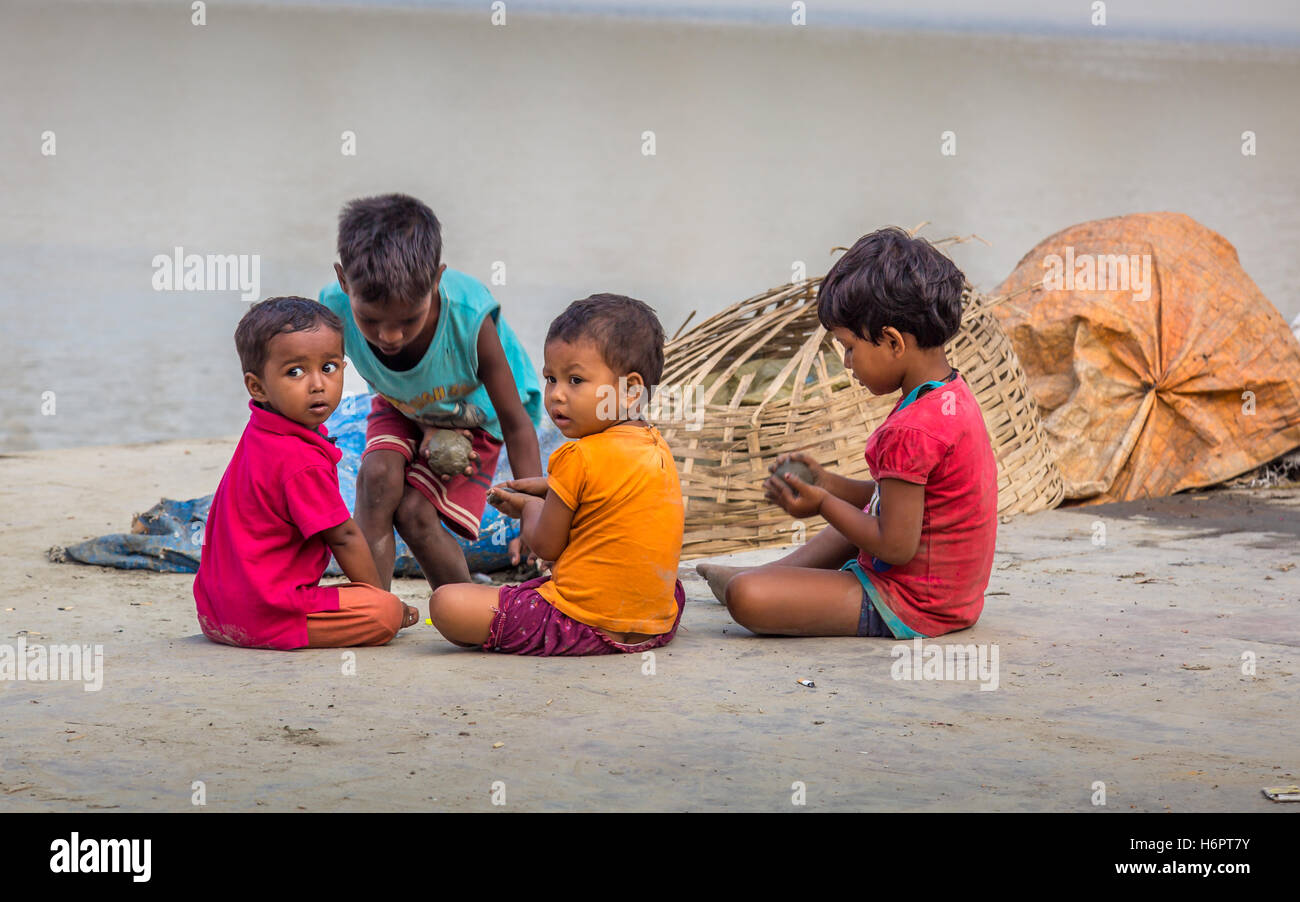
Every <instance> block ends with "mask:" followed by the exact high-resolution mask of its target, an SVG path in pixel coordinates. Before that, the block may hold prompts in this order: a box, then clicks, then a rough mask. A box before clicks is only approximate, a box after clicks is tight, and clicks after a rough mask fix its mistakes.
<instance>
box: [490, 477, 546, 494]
mask: <svg viewBox="0 0 1300 902" xmlns="http://www.w3.org/2000/svg"><path fill="white" fill-rule="evenodd" d="M501 487H502V488H504V489H509V490H510V491H512V492H519V493H521V494H524V495H536V496H537V497H538V498H545V497H546V492H547V491H548V486H547V484H546V477H545V476H529V477H527V478H525V479H510V480H507V481H505V482H503V483H501Z"/></svg>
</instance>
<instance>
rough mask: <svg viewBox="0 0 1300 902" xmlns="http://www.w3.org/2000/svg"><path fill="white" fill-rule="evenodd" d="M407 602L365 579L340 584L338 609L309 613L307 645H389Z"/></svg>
mask: <svg viewBox="0 0 1300 902" xmlns="http://www.w3.org/2000/svg"><path fill="white" fill-rule="evenodd" d="M405 619H406V603H405V602H403V601H402V600H401V599H400V598H398V597H397V596H396V595H394V594H393V593H392V592H385V591H384V590H383V589H376V588H375V587H374V586H367V585H364V584H363V583H349V584H348V585H346V586H339V609H338V610H337V611H318V612H317V613H315V614H308V615H307V647H308V648H348V647H350V646H355V645H387V644H388V643H389V642H391V641H392V640H393V637H394V636H396V635H397V631H398V630H400V629H401V628H402V621H403V620H405Z"/></svg>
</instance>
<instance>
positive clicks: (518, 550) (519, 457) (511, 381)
mask: <svg viewBox="0 0 1300 902" xmlns="http://www.w3.org/2000/svg"><path fill="white" fill-rule="evenodd" d="M478 378H479V381H480V382H482V383H483V387H484V388H486V389H487V393H488V397H489V398H491V399H492V408H493V409H494V410H495V411H496V412H497V419H498V420H499V421H500V423H501V437H502V438H503V439H505V444H506V455H507V456H508V457H509V458H510V469H511V471H512V472H513V473H514V474H515V476H516V478H528V477H530V476H541V475H542V452H541V449H539V448H538V446H537V431H536V430H535V429H534V428H533V421H532V420H531V419H529V417H528V411H526V410H524V405H523V402H522V401H520V400H519V387H518V386H516V385H515V374H514V373H513V372H511V370H510V363H509V361H507V360H506V351H505V348H503V347H501V336H500V335H498V334H497V327H496V324H495V323H494V322H492V317H490V316H489V317H485V318H484V319H483V327H482V328H481V329H479V333H478ZM521 534H522V535H523V536H524V538H523V540H522V541H520V540H519V539H515V540H513V541H511V543H510V547H509V552H510V562H511V563H513V564H518V563H519V559H520V557H521V556H525V555H526V556H527V558H528V560H529V562H530V563H531V562H532V557H533V554H540V552H538V550H537V549H536V548H534V547H533V546H532V545H531V544H529V542H528V538H527V534H526V533H523V531H522V530H521ZM565 535H566V536H567V535H568V527H567V525H566V527H565ZM529 552H531V553H529ZM543 559H544V560H548V561H553V560H555V558H549V557H545V556H544V555H543Z"/></svg>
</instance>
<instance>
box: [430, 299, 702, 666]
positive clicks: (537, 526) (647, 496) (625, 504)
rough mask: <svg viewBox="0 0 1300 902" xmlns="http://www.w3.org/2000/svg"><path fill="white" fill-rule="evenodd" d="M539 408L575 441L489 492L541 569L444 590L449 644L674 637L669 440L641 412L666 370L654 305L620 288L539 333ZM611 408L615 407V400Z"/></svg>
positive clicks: (642, 641)
mask: <svg viewBox="0 0 1300 902" xmlns="http://www.w3.org/2000/svg"><path fill="white" fill-rule="evenodd" d="M545 355H546V365H545V368H544V369H543V371H542V375H543V377H544V379H545V382H546V384H545V386H544V392H545V403H546V410H547V413H548V414H550V417H551V419H552V420H553V421H554V422H555V425H556V426H557V427H559V430H560V432H562V433H563V434H564V435H565V436H566V437H568V438H570V439H577V441H571V442H568V443H566V444H564V445H561V446H560V447H559V448H558V449H556V451H555V453H554V454H552V455H551V458H550V463H549V466H548V470H549V472H548V475H547V476H544V477H534V478H531V479H515V480H511V481H510V482H506V483H503V484H502V485H499V486H495V487H493V489H492V491H491V493H490V494H489V497H488V500H489V501H490V502H491V503H492V504H493V505H494V506H495V507H496V508H497V509H498V510H500V511H502V512H503V513H505V514H507V515H508V516H511V517H514V518H516V519H519V520H520V521H521V529H522V531H523V538H524V542H525V544H526V545H527V546H528V547H529V548H531V549H532V550H533V551H534V552H536V554H537V555H538V556H539V557H541V558H543V559H544V560H547V561H553V562H554V563H553V566H552V573H551V575H550V576H543V577H539V578H537V579H533V580H530V581H528V582H526V583H523V584H522V585H518V586H502V587H500V588H499V589H498V588H496V587H493V586H481V585H475V584H452V585H444V586H440V587H439V588H438V589H437V590H436V591H435V592H434V593H433V597H432V599H431V600H430V602H429V616H430V618H431V619H432V620H433V625H434V626H436V627H437V628H438V631H439V632H441V633H442V635H443V636H444V637H446V638H447V639H448V640H450V641H451V642H453V643H455V644H457V645H464V646H468V647H481V648H484V649H486V650H489V651H499V652H506V653H509V654H519V655H601V654H615V653H619V652H636V651H642V650H644V649H650V648H657V647H659V646H661V645H666V644H668V642H670V641H671V640H672V638H673V636H674V635H675V634H676V632H677V625H678V623H679V622H680V621H681V616H682V608H683V606H684V605H685V603H686V596H685V592H684V590H683V588H682V584H681V582H680V581H679V580H678V579H677V564H678V559H679V557H680V556H681V550H682V531H683V527H684V519H683V510H682V494H681V485H680V483H679V482H678V478H677V469H676V466H675V464H674V463H673V457H672V454H671V452H670V451H669V449H668V445H667V444H666V443H665V442H664V440H663V437H662V436H660V434H659V430H657V429H655V428H654V427H653V426H651V425H650V424H649V423H647V422H646V421H645V419H644V417H643V414H644V408H645V405H646V403H647V402H648V401H649V396H650V390H651V387H652V386H654V385H655V383H657V382H658V380H659V377H660V375H661V374H662V372H663V361H664V333H663V328H662V326H661V325H660V324H659V320H658V318H657V317H656V316H655V314H654V311H653V310H651V309H650V308H649V307H648V306H646V305H645V304H644V303H642V302H641V301H637V300H633V299H631V298H626V297H621V296H619V295H609V294H600V295H592V296H591V297H589V298H587V299H586V300H582V301H575V302H574V303H572V304H571V305H569V308H568V309H567V310H565V311H564V313H563V314H561V315H560V316H559V317H558V318H557V319H556V320H555V321H554V322H553V323H551V328H550V331H549V332H548V333H547V336H546V345H545ZM615 402H617V403H615Z"/></svg>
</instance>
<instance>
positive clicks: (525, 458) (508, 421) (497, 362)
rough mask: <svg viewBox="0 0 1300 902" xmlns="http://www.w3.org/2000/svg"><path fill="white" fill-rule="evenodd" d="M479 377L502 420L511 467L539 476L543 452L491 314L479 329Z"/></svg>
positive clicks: (523, 474) (522, 473)
mask: <svg viewBox="0 0 1300 902" xmlns="http://www.w3.org/2000/svg"><path fill="white" fill-rule="evenodd" d="M478 378H479V381H480V382H482V383H483V387H484V388H486V389H487V393H488V397H489V398H491V399H492V408H493V409H494V410H495V411H496V412H497V419H498V420H500V421H501V437H502V438H504V439H505V443H506V454H507V455H509V457H510V469H511V471H512V472H513V473H514V474H515V477H516V478H526V477H529V476H541V475H542V452H541V450H540V449H539V448H538V446H537V431H536V430H535V429H534V428H533V421H532V420H531V419H529V418H528V412H527V411H526V410H524V405H523V402H522V401H520V400H519V387H518V386H517V385H515V374H514V373H513V372H511V370H510V363H509V362H508V361H507V360H506V351H505V348H503V347H501V337H500V336H499V335H498V334H497V327H496V324H495V323H493V322H492V317H490V316H489V317H486V318H485V319H484V320H483V328H482V329H480V330H479V333H478Z"/></svg>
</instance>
